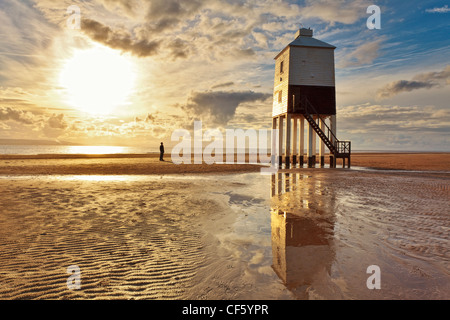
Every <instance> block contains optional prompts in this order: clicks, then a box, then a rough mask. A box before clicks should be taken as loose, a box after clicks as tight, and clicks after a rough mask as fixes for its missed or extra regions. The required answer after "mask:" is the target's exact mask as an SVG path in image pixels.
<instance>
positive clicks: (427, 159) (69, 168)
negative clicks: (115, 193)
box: [0, 153, 450, 175]
mask: <svg viewBox="0 0 450 320" xmlns="http://www.w3.org/2000/svg"><path fill="white" fill-rule="evenodd" d="M224 160H225V159H224ZM341 161H342V160H340V159H339V160H338V167H339V166H341V164H342V162H341ZM351 162H352V166H356V167H365V168H372V169H389V170H413V171H423V170H428V171H449V170H450V153H355V154H352V159H351ZM326 163H327V164H328V159H327V157H326ZM260 169H261V165H255V164H248V156H247V157H246V164H206V163H203V164H194V161H192V164H174V163H172V161H171V160H170V157H166V161H159V155H157V154H130V155H127V154H111V155H0V175H10V174H11V175H42V174H87V175H90V174H94V175H97V174H99V175H103V174H105V175H127V174H131V175H146V174H200V173H210V174H211V173H213V174H217V173H239V172H241V173H243V172H258V171H260Z"/></svg>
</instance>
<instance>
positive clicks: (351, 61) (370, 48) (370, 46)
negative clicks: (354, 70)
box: [338, 39, 383, 68]
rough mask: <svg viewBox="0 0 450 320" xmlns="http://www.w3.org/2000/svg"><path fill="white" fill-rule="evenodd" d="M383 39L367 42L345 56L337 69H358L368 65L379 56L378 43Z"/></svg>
mask: <svg viewBox="0 0 450 320" xmlns="http://www.w3.org/2000/svg"><path fill="white" fill-rule="evenodd" d="M382 41H383V39H378V40H375V41H371V42H367V43H365V44H363V45H361V46H359V47H358V48H357V49H355V50H354V51H353V52H351V53H349V54H346V55H345V57H344V59H343V61H340V63H339V65H338V67H339V68H348V67H358V66H362V65H368V64H371V63H373V61H374V60H375V59H376V58H378V56H379V49H380V43H381V42H382Z"/></svg>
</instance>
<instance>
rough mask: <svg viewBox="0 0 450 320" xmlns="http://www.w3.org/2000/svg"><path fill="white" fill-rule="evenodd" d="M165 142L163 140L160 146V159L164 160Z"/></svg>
mask: <svg viewBox="0 0 450 320" xmlns="http://www.w3.org/2000/svg"><path fill="white" fill-rule="evenodd" d="M163 157H164V144H163V143H162V142H161V145H160V146H159V161H164V159H163Z"/></svg>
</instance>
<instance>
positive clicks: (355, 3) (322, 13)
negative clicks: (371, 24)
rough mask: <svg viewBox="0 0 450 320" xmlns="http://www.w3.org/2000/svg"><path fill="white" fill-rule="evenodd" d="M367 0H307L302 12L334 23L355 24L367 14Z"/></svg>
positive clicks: (305, 15)
mask: <svg viewBox="0 0 450 320" xmlns="http://www.w3.org/2000/svg"><path fill="white" fill-rule="evenodd" d="M368 5H370V4H368V3H367V1H360V0H351V1H347V0H337V1H327V0H319V1H317V0H314V1H313V0H307V1H306V6H305V7H303V8H301V14H302V16H304V17H307V18H319V19H320V20H322V21H326V22H330V23H332V24H334V23H336V22H339V23H344V24H353V23H355V22H356V21H358V20H359V19H360V18H361V17H363V16H365V13H366V9H367V7H368Z"/></svg>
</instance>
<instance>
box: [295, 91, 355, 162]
mask: <svg viewBox="0 0 450 320" xmlns="http://www.w3.org/2000/svg"><path fill="white" fill-rule="evenodd" d="M293 106H294V112H300V113H302V114H303V116H304V117H305V119H306V121H308V123H309V124H310V125H311V127H312V128H313V129H314V131H315V132H316V133H317V135H318V136H319V137H320V139H322V141H323V142H324V144H325V145H326V146H327V148H328V150H330V154H332V155H333V156H332V158H333V159H332V162H333V163H331V161H330V167H333V168H335V167H336V159H338V158H341V159H343V166H344V167H345V159H347V160H348V167H349V168H350V155H351V141H339V140H338V138H337V137H336V135H335V134H334V133H333V131H331V129H330V127H329V126H328V125H327V124H326V122H325V119H323V118H322V117H321V116H320V114H319V113H318V112H317V111H316V109H315V108H314V106H313V105H312V104H311V103H310V102H309V100H308V99H307V98H306V97H302V99H301V100H300V102H299V103H298V104H295V103H294V104H293ZM314 117H315V118H316V119H314ZM321 122H322V123H321ZM321 124H322V125H323V127H324V129H325V131H324V130H322V129H321Z"/></svg>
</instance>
